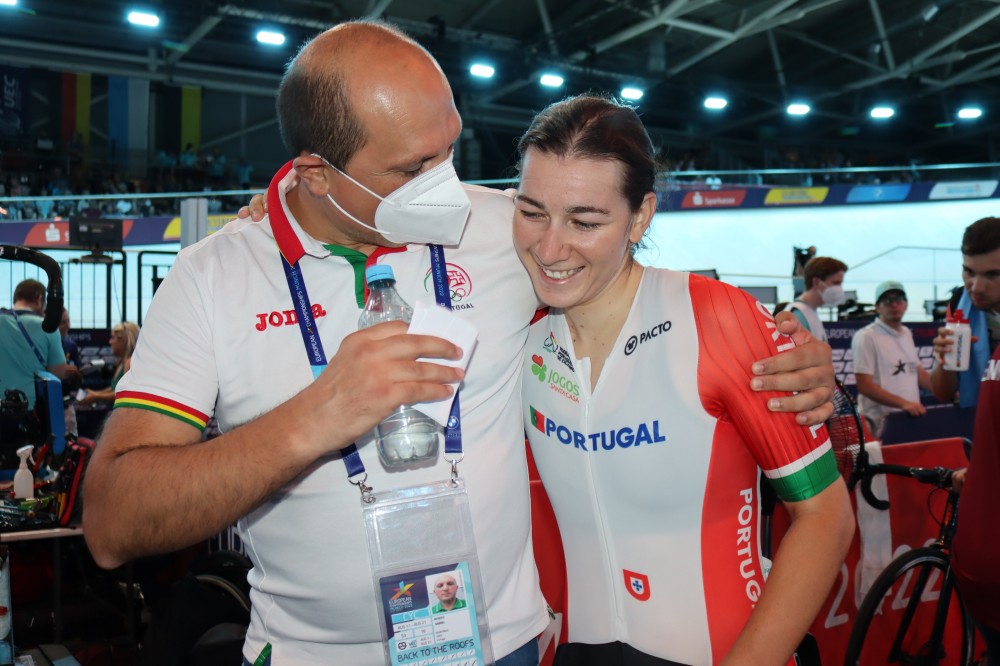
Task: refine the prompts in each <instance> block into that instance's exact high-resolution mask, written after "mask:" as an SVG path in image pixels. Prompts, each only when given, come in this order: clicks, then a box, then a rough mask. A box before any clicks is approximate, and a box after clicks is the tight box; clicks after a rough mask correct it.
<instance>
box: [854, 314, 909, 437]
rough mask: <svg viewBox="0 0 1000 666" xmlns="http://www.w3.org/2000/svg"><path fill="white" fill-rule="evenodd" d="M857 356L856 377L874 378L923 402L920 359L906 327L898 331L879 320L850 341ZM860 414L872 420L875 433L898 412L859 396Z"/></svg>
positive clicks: (889, 389) (894, 393)
mask: <svg viewBox="0 0 1000 666" xmlns="http://www.w3.org/2000/svg"><path fill="white" fill-rule="evenodd" d="M851 351H852V354H853V356H854V373H855V374H857V373H861V374H863V375H871V376H872V381H874V382H875V383H876V384H878V385H879V386H880V387H882V388H883V389H885V390H886V391H888V392H889V393H892V394H893V395H898V396H899V397H901V398H903V399H904V400H908V401H910V402H919V401H920V384H919V376H918V375H917V369H918V368H919V367H920V359H919V358H918V357H917V348H916V346H915V345H914V344H913V333H912V332H911V331H910V329H909V328H907V327H906V326H903V327H902V330H899V331H897V330H895V329H894V328H892V327H891V326H888V325H886V324H884V323H883V322H882V320H881V319H876V320H875V321H874V322H872V323H871V324H868V325H867V326H865V327H864V328H862V329H861V330H860V331H858V332H857V333H855V334H854V339H853V340H852V341H851ZM858 407H859V409H860V410H861V414H862V415H863V416H865V417H867V418H869V419H871V421H872V423H873V425H874V428H875V432H876V433H878V432H879V431H881V429H882V421H883V420H884V419H885V417H886V415H887V414H891V413H892V412H898V411H900V409H899V408H898V407H890V406H889V405H883V404H882V403H880V402H876V401H874V400H872V399H871V398H869V397H867V396H864V395H861V394H860V393H859V394H858Z"/></svg>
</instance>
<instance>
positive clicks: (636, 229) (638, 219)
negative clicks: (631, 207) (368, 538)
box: [628, 192, 656, 244]
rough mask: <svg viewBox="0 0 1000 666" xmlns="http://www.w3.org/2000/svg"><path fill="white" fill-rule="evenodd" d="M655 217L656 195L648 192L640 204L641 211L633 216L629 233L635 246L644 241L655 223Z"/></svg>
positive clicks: (630, 239)
mask: <svg viewBox="0 0 1000 666" xmlns="http://www.w3.org/2000/svg"><path fill="white" fill-rule="evenodd" d="M654 215H656V193H655V192H647V193H646V196H644V197H643V198H642V203H641V204H639V210H637V211H636V212H635V213H633V215H632V228H631V229H629V232H628V239H629V241H631V242H632V243H633V244H635V243H638V242H639V241H641V240H642V237H643V236H645V235H646V231H647V230H648V229H649V225H650V224H651V223H652V222H653V216H654Z"/></svg>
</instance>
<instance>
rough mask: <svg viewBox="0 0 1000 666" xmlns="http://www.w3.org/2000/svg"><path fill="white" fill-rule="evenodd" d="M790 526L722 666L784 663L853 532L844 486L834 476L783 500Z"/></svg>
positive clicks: (826, 589)
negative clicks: (816, 489)
mask: <svg viewBox="0 0 1000 666" xmlns="http://www.w3.org/2000/svg"><path fill="white" fill-rule="evenodd" d="M785 508H786V509H788V513H789V515H790V516H791V526H790V527H789V528H788V532H787V533H786V534H785V536H784V537H783V538H782V540H781V545H780V546H779V547H778V552H777V554H776V556H775V558H774V566H773V568H772V569H771V573H770V575H769V576H768V578H767V584H766V585H765V586H764V591H763V593H762V594H761V597H760V601H759V602H758V603H757V606H756V608H754V610H753V612H752V613H751V614H750V619H749V620H748V621H747V623H746V625H744V627H743V631H741V632H740V635H739V637H738V638H737V639H736V642H735V643H734V644H733V648H732V650H731V651H730V652H729V654H728V655H727V656H726V657H725V659H723V661H722V664H723V665H724V666H735V665H737V664H740V665H742V664H746V665H747V666H767V665H769V664H773V665H774V666H784V664H787V663H788V659H789V657H790V656H791V655H792V653H793V652H794V651H795V647H796V646H797V645H798V643H799V641H800V640H801V639H802V636H804V635H805V633H806V632H807V631H808V630H809V626H810V625H811V624H812V622H813V618H815V617H816V614H817V613H819V610H820V608H822V606H823V602H824V601H825V600H826V597H827V595H828V594H829V592H830V587H831V586H832V585H833V582H834V581H835V580H836V578H837V574H838V572H839V571H840V564H841V563H842V562H843V561H844V557H846V555H847V550H848V547H849V546H850V544H851V537H852V535H853V534H854V514H853V513H852V512H851V503H850V500H849V499H848V496H847V487H846V486H845V485H844V482H843V481H842V480H840V479H837V480H836V481H835V482H834V483H833V484H831V485H830V486H828V487H827V488H826V489H824V490H823V491H822V492H820V493H819V494H818V495H815V496H814V497H811V498H809V499H806V500H802V501H801V502H786V503H785Z"/></svg>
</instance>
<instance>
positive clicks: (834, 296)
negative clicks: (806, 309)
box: [821, 284, 847, 307]
mask: <svg viewBox="0 0 1000 666" xmlns="http://www.w3.org/2000/svg"><path fill="white" fill-rule="evenodd" d="M821 296H822V297H823V305H829V306H831V307H832V306H834V305H840V304H841V303H843V302H844V301H845V300H847V297H846V296H845V295H844V287H843V286H841V285H839V284H831V285H829V286H827V288H826V289H824V290H823V293H822V294H821Z"/></svg>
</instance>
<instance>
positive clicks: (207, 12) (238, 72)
mask: <svg viewBox="0 0 1000 666" xmlns="http://www.w3.org/2000/svg"><path fill="white" fill-rule="evenodd" d="M7 1H8V2H9V1H10V0H7ZM16 1H17V5H16V6H15V7H4V6H0V63H6V64H25V65H32V66H35V67H43V68H49V69H53V70H57V71H89V72H93V73H96V74H109V75H110V74H114V75H127V76H138V77H146V78H149V79H151V80H153V81H159V82H163V83H166V84H178V85H181V84H183V85H202V86H205V87H209V88H215V89H221V90H228V91H233V92H247V93H250V94H260V95H273V93H274V90H275V88H276V85H277V81H278V79H279V76H280V74H281V71H282V67H283V65H284V63H285V62H286V61H287V60H288V58H289V57H290V56H291V55H293V54H294V52H295V49H296V48H297V46H298V45H299V44H300V43H302V41H304V40H306V39H307V38H309V37H311V36H312V35H314V34H316V33H317V32H318V31H319V30H321V29H324V28H325V27H328V26H330V25H331V24H333V23H336V22H338V21H342V20H345V19H350V18H358V17H374V18H385V19H387V20H389V21H391V22H393V23H395V24H396V25H398V26H400V27H402V28H403V29H405V30H407V31H408V32H409V33H410V34H411V35H413V36H414V37H416V38H417V39H418V40H420V41H421V43H423V44H424V45H425V46H426V47H427V48H428V49H429V50H430V51H431V52H432V53H434V54H435V56H437V58H438V59H439V60H440V62H441V63H442V66H443V67H444V69H445V71H446V72H447V74H448V76H449V78H450V79H451V80H452V83H453V87H454V88H455V90H456V96H457V98H458V100H459V103H460V109H461V111H462V113H463V116H464V118H465V120H466V125H467V126H472V127H476V128H496V129H497V130H498V131H499V130H501V129H502V130H503V131H504V132H516V131H518V130H520V129H523V128H524V127H525V125H526V122H527V120H528V118H530V116H531V114H532V112H534V111H537V110H538V109H540V108H541V107H542V106H544V105H545V104H546V103H547V102H549V101H552V100H554V99H558V98H559V97H561V96H564V95H566V94H570V93H576V92H582V91H585V90H603V91H610V92H617V91H619V90H620V89H621V87H622V86H623V85H633V86H637V87H640V88H642V89H644V90H645V95H644V97H643V98H642V99H641V100H639V101H638V103H637V104H638V106H639V108H640V110H641V112H642V114H643V117H644V119H645V120H646V122H647V125H649V126H650V127H651V129H653V130H654V135H656V136H658V137H661V139H662V140H663V141H670V140H672V139H673V140H677V141H688V142H689V143H692V142H713V141H722V142H731V143H732V145H737V144H739V143H740V142H748V143H756V142H760V141H762V140H764V141H771V142H778V143H780V142H783V141H787V142H789V143H796V142H801V143H809V144H810V145H824V144H825V145H831V146H832V145H835V143H836V142H838V141H852V140H853V141H865V142H866V143H867V144H868V145H892V144H895V145H896V146H899V147H903V146H905V148H906V149H907V150H908V151H913V150H919V149H925V150H927V151H931V152H933V151H934V149H935V148H936V149H938V151H939V152H940V151H941V150H945V151H947V152H948V153H949V154H950V155H951V158H952V160H951V161H963V160H966V159H973V160H976V161H985V160H986V159H988V158H993V157H995V152H996V150H997V148H996V146H994V145H992V144H993V142H994V141H995V140H996V130H995V129H994V128H995V127H997V126H998V123H997V119H998V118H1000V91H998V88H1000V86H998V74H1000V0H773V1H771V0H769V1H758V0H728V1H726V0H673V1H667V0H663V1H660V2H656V1H652V0H284V1H283V2H275V1H274V0H244V1H241V2H232V3H227V2H212V1H210V0H200V1H188V0H164V1H162V2H155V1H154V2H151V3H147V4H146V5H145V7H146V8H148V9H151V10H153V11H155V12H157V13H158V14H159V15H160V17H161V22H160V25H159V27H157V28H155V29H141V28H138V27H135V26H131V25H129V24H128V23H127V22H126V21H125V15H126V12H127V10H129V9H133V8H135V7H134V6H132V5H128V4H126V3H123V2H111V1H109V0H78V1H75V2H74V1H72V0H16ZM260 28H272V29H277V30H281V31H283V32H284V33H285V34H286V35H287V41H286V43H285V45H284V46H282V47H278V48H274V47H270V48H269V47H265V46H263V45H260V44H258V43H257V42H256V41H255V39H254V35H255V34H256V31H257V30H258V29H260ZM474 60H486V61H488V62H489V63H490V64H492V65H493V66H494V67H495V69H496V74H495V76H494V77H493V78H492V79H489V80H476V79H473V78H472V77H471V76H470V75H469V72H468V67H469V65H470V64H471V62H472V61H474ZM550 71H551V72H557V73H559V74H561V75H562V76H563V77H564V78H565V83H564V84H563V86H562V88H560V89H555V90H554V89H546V88H543V87H541V86H540V85H539V84H538V76H539V74H541V73H543V72H550ZM711 93H720V94H724V95H725V96H726V97H727V98H728V99H729V105H728V106H727V107H726V108H725V109H723V110H722V111H718V112H711V111H709V110H706V109H705V108H704V106H703V100H704V98H705V96H706V95H708V94H711ZM800 100H801V101H805V102H806V103H808V104H809V105H810V106H811V107H812V112H811V113H810V114H809V115H808V116H806V117H802V118H792V117H789V116H788V115H787V114H786V111H785V109H786V106H787V105H788V103H790V102H793V101H800ZM879 102H884V103H888V104H890V105H892V106H894V107H895V109H896V115H895V117H894V118H892V119H891V120H889V121H883V122H882V123H881V124H877V123H878V121H874V120H872V119H871V118H870V117H869V115H868V112H869V109H870V108H871V107H872V106H873V105H874V104H876V103H879ZM967 104H975V105H979V106H981V107H982V108H983V110H984V115H983V117H982V118H980V119H978V120H975V121H970V122H956V119H955V114H956V112H957V111H958V109H959V108H961V107H962V106H964V105H967ZM953 123H954V124H953Z"/></svg>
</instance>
